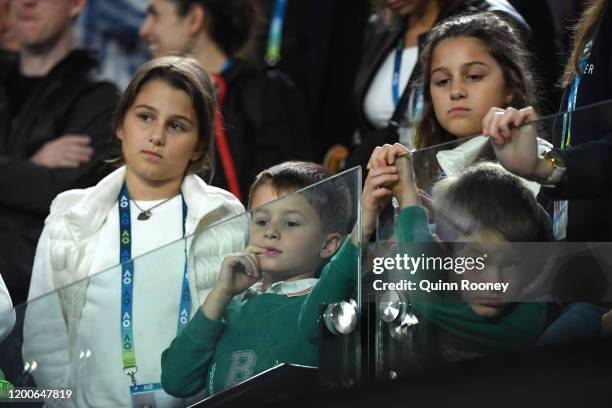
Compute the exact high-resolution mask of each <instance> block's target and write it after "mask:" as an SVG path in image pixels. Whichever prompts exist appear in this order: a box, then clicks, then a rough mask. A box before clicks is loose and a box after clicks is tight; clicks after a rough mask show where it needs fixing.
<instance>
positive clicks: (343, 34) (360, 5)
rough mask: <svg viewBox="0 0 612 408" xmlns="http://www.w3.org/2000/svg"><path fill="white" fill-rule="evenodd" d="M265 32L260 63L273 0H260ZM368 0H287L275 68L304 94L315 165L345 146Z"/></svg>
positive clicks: (261, 38)
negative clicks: (334, 148) (334, 147)
mask: <svg viewBox="0 0 612 408" xmlns="http://www.w3.org/2000/svg"><path fill="white" fill-rule="evenodd" d="M259 3H260V5H261V9H262V14H263V20H264V24H263V26H264V29H263V30H261V31H260V34H259V36H258V38H257V59H258V60H259V61H261V63H263V62H264V56H265V54H266V50H267V46H268V36H269V33H270V31H269V28H270V19H271V17H272V12H273V9H274V5H275V3H276V1H275V0H260V2H259ZM370 10H371V7H370V1H369V0H352V1H351V2H350V3H346V2H345V1H340V0H308V1H303V0H289V1H288V2H287V9H286V11H285V19H284V24H283V33H282V44H281V59H280V61H279V62H278V64H277V65H275V66H274V68H275V69H278V70H279V71H281V72H283V73H285V74H286V75H287V76H289V77H290V78H291V79H292V80H293V81H295V84H296V85H297V86H298V87H299V88H300V90H301V91H302V93H303V94H304V97H305V101H306V111H307V113H308V118H309V124H310V129H311V130H312V131H311V140H312V143H313V153H314V160H315V161H317V162H319V161H321V160H322V159H323V155H324V154H325V152H326V151H327V149H329V148H330V147H331V146H332V145H334V144H336V143H344V144H348V143H349V142H350V137H346V135H350V133H351V131H352V130H353V128H352V124H351V121H350V119H351V92H352V88H353V83H354V80H355V74H356V73H357V67H358V66H359V60H360V58H361V53H362V49H363V39H364V38H363V37H364V36H363V33H364V29H365V26H366V23H367V20H368V15H369V13H370Z"/></svg>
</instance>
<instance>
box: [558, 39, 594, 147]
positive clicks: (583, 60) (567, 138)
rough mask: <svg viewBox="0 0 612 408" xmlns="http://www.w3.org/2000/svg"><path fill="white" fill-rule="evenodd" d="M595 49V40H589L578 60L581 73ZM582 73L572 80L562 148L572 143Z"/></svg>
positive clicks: (562, 134) (564, 120)
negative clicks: (573, 118) (574, 113)
mask: <svg viewBox="0 0 612 408" xmlns="http://www.w3.org/2000/svg"><path fill="white" fill-rule="evenodd" d="M592 49H593V40H590V41H588V42H587V43H586V44H585V46H584V49H583V50H582V55H581V57H580V60H579V61H578V67H579V68H580V71H581V73H584V70H585V68H586V65H587V63H588V62H589V58H590V57H591V50H592ZM581 78H582V75H576V76H575V77H574V80H573V81H572V87H571V89H570V93H569V96H568V98H567V112H566V113H565V114H564V115H563V131H562V133H561V146H560V147H561V148H562V149H564V148H566V147H569V146H571V143H572V112H573V111H575V110H576V100H577V99H578V88H579V87H580V80H581Z"/></svg>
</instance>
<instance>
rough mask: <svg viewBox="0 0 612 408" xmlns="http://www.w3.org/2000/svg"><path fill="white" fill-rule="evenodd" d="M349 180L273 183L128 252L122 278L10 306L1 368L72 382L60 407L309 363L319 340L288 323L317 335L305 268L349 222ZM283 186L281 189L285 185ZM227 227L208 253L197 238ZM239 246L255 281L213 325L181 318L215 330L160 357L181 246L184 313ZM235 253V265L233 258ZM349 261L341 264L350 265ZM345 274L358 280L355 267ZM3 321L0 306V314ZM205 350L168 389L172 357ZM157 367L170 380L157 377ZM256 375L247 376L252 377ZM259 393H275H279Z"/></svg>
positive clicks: (57, 383) (212, 238)
mask: <svg viewBox="0 0 612 408" xmlns="http://www.w3.org/2000/svg"><path fill="white" fill-rule="evenodd" d="M359 186H360V180H359V172H358V171H357V170H353V171H348V172H345V173H343V174H341V175H338V176H336V177H334V178H332V179H328V180H325V181H323V182H321V183H319V184H317V185H314V186H312V187H310V188H307V189H304V190H301V191H299V192H295V193H291V192H290V191H286V192H283V193H282V194H280V195H281V197H280V198H278V200H275V201H273V202H270V203H267V204H265V205H262V206H259V207H258V208H257V209H256V210H255V212H254V213H252V214H251V213H250V212H249V213H245V214H243V215H241V216H238V217H235V218H232V219H230V220H227V221H224V222H221V223H218V224H215V225H212V226H210V227H208V228H206V229H204V230H201V231H198V232H196V233H195V234H193V235H191V236H189V237H187V238H186V239H184V240H180V241H177V242H173V243H171V244H169V245H166V246H163V247H161V248H159V249H156V250H155V251H152V252H150V253H147V254H144V255H142V256H139V257H137V258H134V259H133V261H132V262H133V266H134V269H135V270H136V271H137V272H136V273H135V274H134V275H131V276H128V277H126V275H125V271H122V267H121V265H117V266H114V267H112V268H108V269H105V270H103V271H101V272H99V273H96V274H92V275H91V276H90V277H89V278H88V279H84V280H81V281H78V282H75V283H73V284H71V285H69V286H66V287H64V288H62V289H61V290H58V291H55V292H51V293H48V294H46V295H43V296H40V297H39V298H37V299H34V300H32V301H30V302H29V303H28V304H26V305H22V306H19V307H18V308H16V310H15V311H16V315H17V324H16V326H17V329H16V330H14V331H13V332H12V333H11V335H10V336H9V337H8V338H7V339H6V340H5V341H4V342H2V343H1V344H0V349H1V352H0V368H1V369H2V370H3V371H4V372H5V374H6V377H7V380H8V381H10V382H11V383H12V384H14V385H16V386H38V387H44V388H58V389H59V388H70V389H71V390H73V391H74V393H73V395H72V398H70V399H69V400H60V399H58V400H56V401H54V402H55V403H57V404H58V406H77V407H87V406H132V405H133V404H136V405H138V404H140V405H143V404H144V405H146V404H149V403H154V404H156V405H155V406H157V407H175V406H186V405H187V404H190V403H194V402H197V401H200V400H202V398H204V397H205V396H207V395H210V394H214V393H219V395H222V394H223V392H222V391H225V390H231V389H232V388H233V387H235V386H238V385H240V384H242V382H243V381H245V380H248V379H249V378H250V377H251V376H255V375H257V374H258V373H263V372H266V370H268V369H271V368H274V367H275V366H277V365H278V366H279V367H280V366H282V365H283V363H289V364H297V365H304V366H315V367H316V366H318V361H319V358H318V345H317V344H315V343H311V342H309V341H308V340H307V338H306V337H305V336H304V335H303V334H302V333H303V332H302V331H301V330H300V328H299V327H298V321H304V328H305V330H310V331H311V332H315V337H316V334H317V333H318V327H319V308H320V305H317V306H316V311H315V312H313V313H311V314H310V315H308V316H307V317H304V318H302V319H301V318H300V314H301V304H302V303H303V301H304V300H305V299H306V297H307V294H308V291H309V290H310V288H311V286H312V285H314V284H316V280H315V279H312V277H314V276H315V275H318V274H319V273H321V272H322V271H324V270H325V269H326V268H329V267H328V266H327V265H329V264H331V263H333V261H332V262H328V261H329V259H330V258H331V257H332V256H333V254H334V252H335V251H336V250H337V248H338V247H339V246H340V245H341V244H342V243H343V242H344V240H345V237H346V235H347V233H348V231H349V229H350V228H351V227H352V225H353V224H354V223H355V218H356V216H357V213H358V212H357V209H358V205H357V203H358V197H359ZM287 192H289V193H290V194H287V195H285V193H287ZM255 201H256V200H255ZM255 201H254V202H255ZM230 229H232V230H236V231H244V233H243V234H241V235H240V240H236V241H235V242H233V243H231V245H230V246H228V248H230V247H231V250H230V251H227V252H226V253H221V254H214V255H213V254H209V253H207V252H206V250H205V249H206V248H210V247H216V244H217V243H218V242H226V243H227V239H228V238H227V234H226V232H227V231H228V230H230ZM233 236H238V235H237V234H234V235H233ZM247 245H251V246H256V247H257V248H258V249H257V250H256V254H255V258H256V260H257V263H258V267H259V271H260V274H259V275H258V276H255V277H253V276H251V277H250V278H254V279H252V282H251V281H250V280H249V285H248V286H251V285H250V283H255V282H256V281H257V280H259V278H261V281H260V282H258V283H256V285H254V286H252V287H251V288H250V289H249V290H247V291H243V290H241V291H240V292H244V293H240V294H238V295H237V296H235V297H233V298H232V299H231V301H230V302H229V305H228V306H227V307H225V310H224V311H223V316H222V321H223V322H222V323H219V322H214V323H211V322H207V324H208V325H206V324H205V325H204V327H197V326H194V327H190V326H191V324H189V325H188V326H187V328H186V329H184V331H183V332H182V333H183V334H184V335H183V338H185V337H186V336H188V334H187V333H197V334H198V337H199V340H200V341H201V340H202V339H203V338H208V339H213V340H211V342H210V343H209V344H208V346H209V348H205V349H204V350H203V349H201V348H200V349H197V348H196V349H194V348H192V349H190V350H187V349H186V348H183V347H179V350H178V354H179V355H180V356H179V357H176V356H172V359H171V360H172V361H171V362H170V363H168V361H170V360H168V357H166V358H165V360H164V362H163V363H160V360H161V356H162V352H163V351H164V350H165V349H167V348H168V347H169V346H170V345H171V344H172V341H173V339H174V338H175V337H176V334H177V319H178V318H179V310H180V308H179V305H180V301H181V296H180V295H181V282H182V277H183V268H182V266H183V262H184V259H185V251H186V250H187V256H188V257H189V271H188V273H189V284H190V289H191V292H192V305H191V310H190V316H189V317H190V319H193V320H192V323H193V321H195V320H198V319H199V320H202V319H204V315H203V314H202V308H201V306H202V304H203V302H204V300H205V299H206V298H207V295H208V294H209V292H210V291H211V289H212V288H214V287H215V285H216V284H217V276H218V273H219V270H220V269H222V268H221V267H220V265H221V264H222V262H223V261H224V259H227V260H232V259H236V254H237V253H243V252H244V251H245V248H247ZM198 248H201V249H198ZM237 258H238V259H239V262H238V263H239V264H241V265H242V266H245V264H242V263H241V261H242V260H243V258H241V257H240V256H238V257H237ZM358 258H359V256H357V257H356V258H355V259H353V258H351V262H358ZM210 271H212V272H210ZM356 271H357V269H356V268H351V269H350V271H349V272H354V273H355V274H356ZM126 278H131V279H132V280H133V284H134V287H135V290H134V301H133V303H134V307H133V316H132V318H131V319H130V320H126V319H125V318H124V317H125V316H123V314H122V308H121V304H120V303H121V302H119V301H118V299H121V296H122V288H123V287H122V284H121V283H122V281H125V279H126ZM292 278H300V279H292ZM353 279H354V280H355V281H356V277H354V278H353ZM304 283H309V285H304ZM50 284H51V285H53V283H50ZM300 285H301V286H300ZM263 286H267V288H264V287H263ZM266 289H268V290H267V291H266ZM259 292H265V293H263V294H260V293H259ZM313 310H314V309H313ZM11 316H13V313H11ZM3 319H4V315H0V322H2V321H4V320H3ZM126 321H128V322H130V323H131V324H132V325H133V343H132V344H130V346H131V349H132V350H133V351H134V356H135V361H136V365H137V368H136V370H134V371H132V372H131V374H132V375H133V377H134V379H135V381H136V385H135V386H134V385H133V383H132V376H131V375H127V374H130V373H126V372H125V370H124V367H123V361H122V353H121V350H122V345H124V344H125V338H124V337H122V329H123V328H124V324H125V322H126ZM234 323H236V324H234ZM353 335H354V334H353ZM180 338H181V337H180V336H179V339H180ZM315 340H316V339H314V340H313V341H315ZM176 341H179V340H176ZM198 344H200V343H198ZM358 352H359V350H358V348H353V349H351V351H350V355H349V356H347V359H348V360H350V361H358V360H359V359H358V358H357V357H356V356H357V353H358ZM181 359H182V360H181ZM204 360H206V361H205V362H204V363H203V364H200V366H199V371H198V372H197V375H196V376H197V377H198V378H197V379H194V380H193V382H192V383H190V384H187V385H185V384H178V386H179V388H180V389H176V388H174V389H173V388H172V384H170V386H168V387H167V385H168V384H167V383H170V382H172V381H174V382H175V384H177V382H178V381H180V380H181V378H180V376H188V373H185V372H184V371H181V370H180V368H181V367H180V366H181V364H184V363H186V362H188V363H189V364H192V363H194V362H199V363H202V362H203V361H204ZM166 368H168V370H169V371H168V374H167V379H169V381H166V380H164V375H165V374H164V370H166ZM283 372H284V373H286V372H285V371H283ZM265 374H266V375H274V374H270V373H267V372H266V373H265ZM262 375H263V374H262ZM292 375H293V376H295V377H294V378H295V382H296V384H297V383H299V379H300V378H302V376H304V378H306V377H305V376H308V378H311V377H313V376H312V374H309V373H308V374H306V373H304V372H301V371H299V370H298V372H296V373H294V374H292ZM314 377H315V378H316V376H314ZM258 378H261V377H258ZM254 381H255V384H257V383H258V381H260V380H259V379H255V380H254ZM275 381H276V380H275ZM279 381H280V380H279ZM309 381H310V382H307V384H310V385H307V386H306V387H305V389H303V390H301V391H302V392H304V391H305V392H308V388H309V387H314V386H316V381H315V380H309ZM247 382H248V381H247ZM264 382H265V381H264ZM184 385H185V386H184ZM162 386H163V387H162ZM284 386H285V385H284ZM130 387H133V388H132V390H131V392H130ZM166 387H167V388H166ZM279 387H280V386H279ZM164 388H166V390H164ZM206 388H209V389H208V391H207V390H206ZM268 394H269V395H268V397H273V396H274V397H276V396H278V394H279V391H278V390H276V391H273V392H269V393H268ZM188 396H189V397H191V398H187V397H188ZM140 405H139V406H140Z"/></svg>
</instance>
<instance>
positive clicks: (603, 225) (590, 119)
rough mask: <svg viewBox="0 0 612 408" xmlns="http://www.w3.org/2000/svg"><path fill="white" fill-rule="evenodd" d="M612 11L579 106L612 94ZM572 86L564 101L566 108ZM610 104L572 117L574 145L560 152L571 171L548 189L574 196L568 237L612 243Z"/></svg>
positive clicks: (599, 34)
mask: <svg viewBox="0 0 612 408" xmlns="http://www.w3.org/2000/svg"><path fill="white" fill-rule="evenodd" d="M611 13H612V9H611V8H610V6H609V5H608V6H606V10H605V12H604V15H603V20H602V21H601V23H600V24H599V26H598V28H597V30H596V32H595V34H594V39H595V42H594V44H593V49H592V52H591V56H590V58H589V61H588V65H587V69H586V71H587V72H586V73H585V74H584V75H582V77H581V82H580V87H579V89H578V94H577V99H576V108H577V109H579V108H580V107H584V106H587V105H589V104H592V103H596V102H602V101H604V100H607V99H610V98H612V26H611V24H612V16H611ZM569 93H570V91H569V89H566V90H565V92H564V95H563V99H562V101H561V108H560V110H561V111H566V110H567V106H568V105H567V102H568V98H569ZM611 110H612V109H611V106H610V104H607V105H606V106H602V107H599V108H591V109H589V110H586V111H583V112H577V113H576V114H574V115H573V118H572V128H571V147H569V148H566V149H563V150H561V154H562V155H563V157H564V159H565V162H566V165H567V171H566V172H565V174H564V177H563V179H562V180H561V182H560V183H559V184H558V185H557V187H556V188H554V189H551V188H544V189H543V192H544V193H545V194H546V195H547V196H548V197H549V198H551V199H553V200H569V204H568V219H567V233H566V239H567V241H574V242H585V241H586V242H589V241H599V242H601V241H612V211H611V209H612V177H611V175H612V126H611V125H610V124H609V118H610V111H611ZM562 122H563V121H562V120H560V119H559V120H557V121H556V123H555V132H554V145H555V146H556V147H560V145H561V138H562V128H563V126H562Z"/></svg>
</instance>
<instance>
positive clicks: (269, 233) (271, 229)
mask: <svg viewBox="0 0 612 408" xmlns="http://www.w3.org/2000/svg"><path fill="white" fill-rule="evenodd" d="M279 236H280V234H279V232H278V229H277V228H276V226H275V224H274V223H273V222H270V223H268V225H267V226H266V229H265V230H264V238H266V239H278V238H279Z"/></svg>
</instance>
